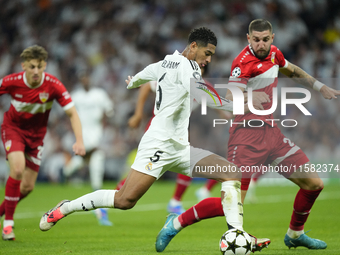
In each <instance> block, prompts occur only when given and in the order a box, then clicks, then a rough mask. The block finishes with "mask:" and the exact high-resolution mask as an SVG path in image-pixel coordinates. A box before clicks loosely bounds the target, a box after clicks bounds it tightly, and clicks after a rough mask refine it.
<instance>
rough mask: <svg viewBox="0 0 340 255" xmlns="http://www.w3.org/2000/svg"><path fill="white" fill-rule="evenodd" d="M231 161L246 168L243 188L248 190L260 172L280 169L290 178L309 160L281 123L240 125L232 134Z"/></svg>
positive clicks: (281, 172)
mask: <svg viewBox="0 0 340 255" xmlns="http://www.w3.org/2000/svg"><path fill="white" fill-rule="evenodd" d="M228 161H230V162H231V163H234V164H235V165H237V166H238V167H239V168H240V169H241V171H242V186H241V189H242V190H247V189H248V186H249V183H250V180H251V176H252V175H253V174H254V173H257V172H263V173H265V172H277V173H279V174H281V175H283V176H284V177H286V178H288V177H289V176H290V175H291V174H292V173H293V172H294V171H297V170H298V168H299V167H300V166H301V165H303V164H305V163H307V162H308V161H309V159H308V158H307V156H306V154H305V153H304V152H303V151H302V150H301V149H300V148H299V147H298V146H297V145H295V144H294V143H292V142H291V141H290V140H289V139H288V138H287V137H285V136H284V135H283V134H282V133H281V130H280V129H279V128H278V127H271V126H269V125H266V124H265V125H264V127H258V128H256V127H240V128H238V129H236V130H235V132H234V133H232V134H230V138H229V143H228Z"/></svg>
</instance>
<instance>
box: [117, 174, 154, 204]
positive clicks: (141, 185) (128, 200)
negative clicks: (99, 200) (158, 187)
mask: <svg viewBox="0 0 340 255" xmlns="http://www.w3.org/2000/svg"><path fill="white" fill-rule="evenodd" d="M155 180H156V178H155V177H153V176H151V175H147V174H144V173H141V172H138V171H136V170H134V169H131V170H130V173H129V175H128V177H127V179H126V181H125V183H124V185H123V187H122V188H121V189H120V190H119V191H117V193H116V194H115V199H114V208H118V209H122V210H127V209H131V208H132V207H134V206H135V204H136V203H137V201H138V200H139V199H140V198H141V197H142V196H143V195H144V194H145V192H146V191H147V190H148V189H149V188H150V186H151V185H152V184H153V183H154V182H155Z"/></svg>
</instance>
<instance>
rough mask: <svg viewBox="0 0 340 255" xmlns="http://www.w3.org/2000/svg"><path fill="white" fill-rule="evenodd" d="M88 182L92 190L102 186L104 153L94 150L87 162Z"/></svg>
mask: <svg viewBox="0 0 340 255" xmlns="http://www.w3.org/2000/svg"><path fill="white" fill-rule="evenodd" d="M89 172H90V181H91V186H92V189H93V190H99V189H101V188H102V186H103V179H104V172H105V153H104V151H102V150H96V151H94V152H93V153H92V155H91V158H90V162H89Z"/></svg>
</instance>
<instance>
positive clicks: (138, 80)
mask: <svg viewBox="0 0 340 255" xmlns="http://www.w3.org/2000/svg"><path fill="white" fill-rule="evenodd" d="M158 66H159V62H158V63H153V64H151V65H148V66H147V67H145V68H144V70H142V71H140V72H139V73H137V74H136V75H135V76H128V79H127V80H125V82H126V84H128V86H127V88H128V89H134V88H138V87H139V86H141V85H142V84H144V83H147V82H149V81H156V80H157V70H158Z"/></svg>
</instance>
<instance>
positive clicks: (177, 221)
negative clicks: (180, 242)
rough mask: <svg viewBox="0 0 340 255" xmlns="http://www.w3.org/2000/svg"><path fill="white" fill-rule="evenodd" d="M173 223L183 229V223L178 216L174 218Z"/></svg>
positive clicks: (176, 227) (177, 227)
mask: <svg viewBox="0 0 340 255" xmlns="http://www.w3.org/2000/svg"><path fill="white" fill-rule="evenodd" d="M173 224H174V228H175V229H176V230H181V229H182V228H183V227H182V225H181V223H179V220H178V216H177V217H176V218H174V221H173Z"/></svg>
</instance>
